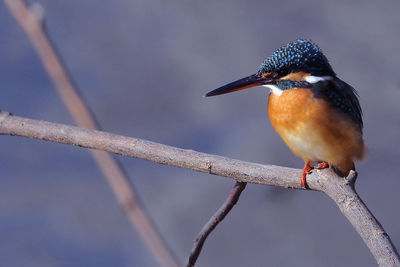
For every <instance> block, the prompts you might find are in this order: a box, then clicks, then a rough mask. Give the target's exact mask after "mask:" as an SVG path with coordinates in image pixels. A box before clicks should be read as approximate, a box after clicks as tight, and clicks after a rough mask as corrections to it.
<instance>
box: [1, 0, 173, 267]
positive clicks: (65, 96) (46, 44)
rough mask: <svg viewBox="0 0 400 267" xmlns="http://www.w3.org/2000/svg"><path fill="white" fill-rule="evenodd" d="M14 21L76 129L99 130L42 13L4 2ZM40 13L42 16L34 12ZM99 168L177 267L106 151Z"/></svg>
mask: <svg viewBox="0 0 400 267" xmlns="http://www.w3.org/2000/svg"><path fill="white" fill-rule="evenodd" d="M4 2H5V3H6V5H7V6H8V8H9V10H10V11H11V13H12V14H13V15H14V17H15V19H16V20H17V21H18V23H19V24H20V25H21V27H22V28H23V29H24V31H25V33H26V34H27V36H28V37H29V39H30V40H31V42H32V44H33V46H34V47H35V49H36V51H37V53H38V55H39V57H40V59H41V61H42V63H43V66H44V68H45V69H46V71H47V73H48V74H49V76H50V78H51V79H52V81H53V83H54V85H55V87H56V88H57V91H58V93H59V95H60V97H61V99H62V100H63V102H64V104H65V105H66V107H67V109H68V111H69V113H70V114H71V116H72V118H73V119H74V121H75V122H76V123H77V125H79V126H81V127H85V128H90V129H100V127H99V125H98V123H97V121H96V119H95V117H94V115H93V113H92V112H91V111H90V110H89V107H88V105H87V104H86V103H85V101H84V99H83V97H82V96H81V94H80V93H79V91H78V88H77V87H76V86H74V83H73V80H72V78H71V77H70V75H68V73H67V71H66V67H65V66H64V64H63V63H62V61H61V59H60V57H59V56H58V54H57V52H56V49H55V47H54V46H53V45H52V43H51V41H50V38H49V36H48V35H47V33H46V31H45V30H44V22H43V10H42V9H40V8H39V6H38V5H36V9H34V10H33V9H31V10H30V9H29V8H28V7H27V6H26V4H25V3H24V1H22V0H4ZM35 10H36V11H38V10H41V12H35ZM90 152H91V154H92V156H93V157H94V159H95V161H96V162H97V165H98V166H99V168H100V169H101V171H102V172H103V174H104V176H105V177H106V179H107V181H108V183H109V185H110V187H111V188H112V190H113V192H114V194H115V196H116V197H117V199H118V202H119V203H120V205H121V206H122V207H123V210H124V211H125V213H126V215H127V216H128V218H129V221H130V222H131V224H132V225H133V226H134V227H135V228H136V230H137V232H138V233H139V235H140V236H141V237H142V239H143V240H144V242H145V244H146V245H147V247H148V248H149V249H150V251H151V252H152V253H153V256H154V257H155V259H157V260H158V263H159V264H160V265H163V266H171V267H174V266H178V264H177V261H176V259H175V257H174V256H173V254H172V252H171V251H170V249H169V248H168V247H167V245H166V244H165V242H164V241H163V239H162V238H161V236H160V235H159V233H158V231H157V230H156V228H155V226H154V224H153V222H152V221H151V219H150V217H149V216H148V215H147V213H146V212H145V210H144V208H143V207H142V205H141V204H140V200H139V198H138V196H136V193H135V189H134V187H133V185H132V183H131V182H130V180H129V177H128V175H127V174H126V172H125V171H124V169H123V168H122V166H121V165H120V164H119V162H118V161H117V160H116V159H115V158H114V157H113V156H112V155H110V154H108V153H106V152H104V151H97V150H91V151H90Z"/></svg>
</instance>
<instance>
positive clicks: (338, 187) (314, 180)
mask: <svg viewBox="0 0 400 267" xmlns="http://www.w3.org/2000/svg"><path fill="white" fill-rule="evenodd" d="M0 134H8V135H17V136H24V137H29V138H36V139H41V140H47V141H53V142H58V143H63V144H70V145H76V146H82V147H87V148H92V149H99V150H104V151H107V152H111V153H116V154H120V155H125V156H129V157H135V158H140V159H144V160H149V161H153V162H157V163H161V164H166V165H170V166H175V167H180V168H185V169H189V170H194V171H199V172H205V173H210V174H215V175H220V176H225V177H230V178H233V179H235V180H237V181H239V182H246V183H256V184H265V185H275V186H283V187H286V188H297V189H302V188H301V187H300V183H299V181H300V177H301V173H302V172H301V170H299V169H292V168H285V167H279V166H273V165H261V164H256V163H249V162H244V161H240V160H235V159H229V158H226V157H221V156H216V155H211V154H206V153H201V152H196V151H193V150H185V149H180V148H176V147H171V146H166V145H162V144H157V143H154V142H150V141H146V140H141V139H137V138H131V137H125V136H119V135H115V134H110V133H106V132H102V131H96V130H89V129H82V128H78V127H74V126H68V125H64V124H58V123H51V122H45V121H37V120H32V119H27V118H21V117H17V116H12V115H10V114H9V113H8V112H5V111H1V112H0ZM354 181H355V173H354V172H352V173H351V174H350V175H349V177H348V178H347V179H343V178H340V177H338V176H337V175H336V174H335V172H334V171H333V170H332V169H325V170H313V172H312V173H311V174H310V175H307V183H308V186H309V189H310V190H317V191H321V192H324V193H326V194H327V195H328V196H329V197H330V198H332V199H333V200H334V201H335V203H336V204H337V205H338V206H339V208H340V210H341V211H342V213H343V214H344V215H345V216H346V218H348V219H349V221H350V223H351V224H352V225H353V227H354V229H355V230H356V231H357V232H358V234H359V235H360V236H361V238H362V239H363V240H364V242H365V244H366V245H367V246H368V248H369V249H370V251H371V253H372V254H373V255H374V257H375V259H376V261H377V262H378V264H379V265H380V266H400V257H399V254H398V252H397V250H396V248H395V247H394V245H393V243H392V242H391V240H390V238H389V236H388V235H387V234H386V232H385V231H384V230H383V228H382V226H381V225H380V224H379V222H378V221H377V220H376V219H375V217H374V216H373V215H372V213H371V212H370V211H369V210H368V208H367V207H366V206H365V204H364V203H363V202H362V200H361V199H360V197H359V196H358V195H357V193H356V192H355V190H354Z"/></svg>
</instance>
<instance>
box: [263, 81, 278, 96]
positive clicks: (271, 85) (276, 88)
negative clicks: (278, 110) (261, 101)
mask: <svg viewBox="0 0 400 267" xmlns="http://www.w3.org/2000/svg"><path fill="white" fill-rule="evenodd" d="M263 86H264V87H267V88H269V89H270V90H271V92H272V93H273V94H275V95H277V96H280V95H282V93H283V90H282V89H280V88H279V87H278V86H276V85H275V84H264V85H263Z"/></svg>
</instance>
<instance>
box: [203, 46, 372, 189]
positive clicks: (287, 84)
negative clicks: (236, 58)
mask: <svg viewBox="0 0 400 267" xmlns="http://www.w3.org/2000/svg"><path fill="white" fill-rule="evenodd" d="M255 86H264V87H267V88H268V89H270V93H269V98H268V114H269V119H270V121H271V124H272V126H273V128H274V130H275V131H276V132H277V133H278V134H279V135H280V137H281V138H282V139H283V141H284V142H285V143H286V145H287V146H288V147H289V149H290V150H291V151H292V152H293V153H294V154H295V155H297V156H298V157H300V158H302V159H303V160H304V168H303V173H302V176H301V179H300V185H301V187H303V188H307V187H308V186H307V182H306V176H307V174H309V173H310V171H311V170H312V169H314V167H313V166H315V165H316V166H315V168H317V169H323V168H328V167H333V168H334V169H335V170H336V172H337V173H338V174H339V175H341V176H347V175H348V174H349V172H350V170H355V166H354V162H355V161H359V160H361V159H362V158H363V156H364V154H365V151H366V148H365V145H364V141H363V135H362V130H363V120H362V110H361V106H360V103H359V100H358V94H357V92H356V90H355V89H354V88H353V87H352V86H350V85H349V84H347V83H346V82H344V81H342V80H341V79H339V78H338V77H337V76H336V74H335V72H334V71H333V69H332V67H331V65H330V64H329V61H328V59H327V58H326V57H325V55H324V54H323V53H322V51H321V49H320V48H319V47H318V45H316V44H315V43H313V42H312V41H310V40H305V39H297V40H295V41H293V42H291V43H288V44H286V45H284V46H282V47H281V48H279V49H278V50H276V51H275V52H274V53H273V54H272V55H271V56H269V57H267V58H266V59H265V60H264V61H263V62H262V63H261V65H260V67H259V69H258V71H257V73H255V74H252V75H250V76H248V77H245V78H243V79H240V80H237V81H234V82H232V83H229V84H226V85H224V86H222V87H219V88H217V89H215V90H213V91H211V92H209V93H207V94H206V96H215V95H222V94H226V93H230V92H234V91H239V90H243V89H247V88H250V87H255ZM317 164H318V165H317Z"/></svg>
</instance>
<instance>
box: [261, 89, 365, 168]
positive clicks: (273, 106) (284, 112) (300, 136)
mask: <svg viewBox="0 0 400 267" xmlns="http://www.w3.org/2000/svg"><path fill="white" fill-rule="evenodd" d="M268 113H269V117H270V120H271V123H272V126H273V127H274V129H275V130H276V131H277V132H278V133H279V135H280V136H281V137H282V139H283V140H284V141H285V143H286V145H287V146H288V147H289V148H290V149H291V150H292V152H293V153H294V154H296V155H297V156H299V157H301V158H302V159H303V160H305V161H326V162H328V163H329V164H330V165H334V166H346V167H343V168H344V169H346V170H345V171H349V170H347V169H349V168H350V165H351V166H353V161H354V160H357V159H361V158H362V156H363V154H364V151H365V149H364V143H363V140H362V134H361V132H360V130H358V129H357V128H356V127H354V125H353V124H352V121H351V120H350V119H349V118H347V117H346V116H345V115H343V114H342V113H340V112H339V111H337V110H336V109H334V108H332V107H331V106H330V105H329V104H328V103H327V102H326V101H325V100H323V99H321V98H314V96H313V93H312V91H311V90H310V89H306V88H293V89H290V90H284V91H283V93H282V94H281V95H280V96H279V95H276V94H273V93H271V94H270V97H269V100H268Z"/></svg>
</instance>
